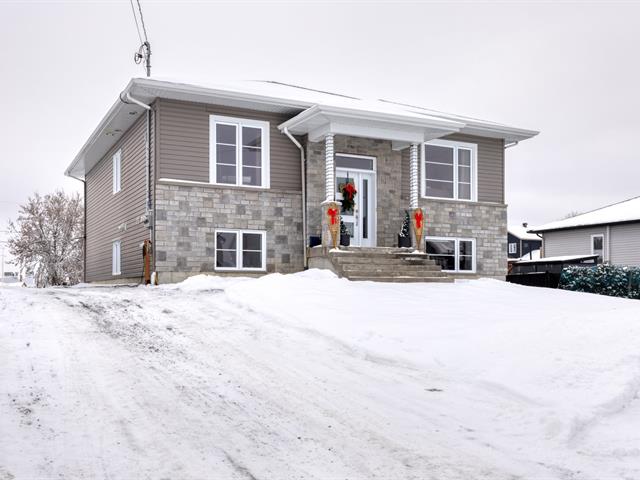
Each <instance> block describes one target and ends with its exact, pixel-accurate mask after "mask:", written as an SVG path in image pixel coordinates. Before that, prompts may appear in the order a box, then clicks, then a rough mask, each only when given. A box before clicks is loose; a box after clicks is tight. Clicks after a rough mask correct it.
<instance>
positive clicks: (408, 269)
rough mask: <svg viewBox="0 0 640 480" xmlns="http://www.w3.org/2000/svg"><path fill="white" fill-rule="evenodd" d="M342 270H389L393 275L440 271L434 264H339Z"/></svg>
mask: <svg viewBox="0 0 640 480" xmlns="http://www.w3.org/2000/svg"><path fill="white" fill-rule="evenodd" d="M340 268H341V270H342V271H343V272H389V273H393V274H394V275H402V274H405V275H412V274H414V273H440V272H441V269H440V267H438V266H435V265H429V266H422V265H420V266H415V265H363V264H356V265H349V264H347V265H340Z"/></svg>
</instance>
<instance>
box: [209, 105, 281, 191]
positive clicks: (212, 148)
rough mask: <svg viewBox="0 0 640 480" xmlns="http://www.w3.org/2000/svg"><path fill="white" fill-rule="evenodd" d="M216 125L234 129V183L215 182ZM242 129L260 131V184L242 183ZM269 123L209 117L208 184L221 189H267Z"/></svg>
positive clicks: (235, 118) (268, 184)
mask: <svg viewBox="0 0 640 480" xmlns="http://www.w3.org/2000/svg"><path fill="white" fill-rule="evenodd" d="M218 124H223V125H233V126H235V127H236V183H235V184H234V183H219V182H218V180H217V178H216V177H217V169H216V165H217V158H216V157H217V149H216V144H217V142H216V126H217V125H218ZM242 127H252V128H260V129H261V131H262V139H261V142H262V148H261V184H260V185H244V184H243V183H242ZM269 132H270V129H269V122H265V121H262V120H253V119H250V118H237V117H225V116H221V115H210V116H209V183H211V184H213V185H220V186H223V187H242V188H269V187H270V177H271V175H270V173H269V171H270V148H269V145H270V143H269Z"/></svg>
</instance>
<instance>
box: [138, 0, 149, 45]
mask: <svg viewBox="0 0 640 480" xmlns="http://www.w3.org/2000/svg"><path fill="white" fill-rule="evenodd" d="M136 2H137V3H138V11H139V12H140V23H142V31H143V32H144V41H145V42H147V43H149V38H148V37H147V27H146V26H145V24H144V17H143V16H142V7H141V6H140V0H136Z"/></svg>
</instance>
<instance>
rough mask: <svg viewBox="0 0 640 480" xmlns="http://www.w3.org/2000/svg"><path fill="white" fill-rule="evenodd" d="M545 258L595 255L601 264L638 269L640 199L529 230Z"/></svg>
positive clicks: (639, 255) (633, 199) (639, 256)
mask: <svg viewBox="0 0 640 480" xmlns="http://www.w3.org/2000/svg"><path fill="white" fill-rule="evenodd" d="M529 231H530V232H536V233H541V234H542V236H543V245H542V252H543V255H544V257H556V256H561V255H586V254H597V255H598V259H599V261H600V262H607V263H611V264H615V265H634V266H640V197H635V198H631V199H629V200H625V201H623V202H619V203H615V204H613V205H609V206H606V207H603V208H599V209H597V210H593V211H591V212H587V213H583V214H581V215H576V216H575V217H571V218H566V219H564V220H558V221H556V222H551V223H547V224H545V225H540V226H538V227H535V228H531V229H530V230H529Z"/></svg>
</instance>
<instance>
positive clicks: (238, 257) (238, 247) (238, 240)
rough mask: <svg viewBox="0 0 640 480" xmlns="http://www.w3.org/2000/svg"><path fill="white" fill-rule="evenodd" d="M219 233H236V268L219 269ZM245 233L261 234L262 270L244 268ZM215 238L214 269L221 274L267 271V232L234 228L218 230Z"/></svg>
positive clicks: (214, 235)
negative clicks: (243, 235) (243, 237)
mask: <svg viewBox="0 0 640 480" xmlns="http://www.w3.org/2000/svg"><path fill="white" fill-rule="evenodd" d="M218 233H235V234H236V266H235V267H218V266H217V263H218ZM243 233H253V234H259V235H260V236H261V240H262V242H261V249H262V252H261V253H262V255H261V256H260V257H261V261H262V262H261V263H262V266H261V267H260V268H244V267H242V250H243V245H242V234H243ZM213 238H214V242H215V244H214V258H213V264H214V268H215V270H217V271H220V272H225V271H231V272H233V271H238V270H241V271H244V272H264V271H266V269H267V232H266V231H265V230H236V229H232V228H217V229H215V231H214V234H213Z"/></svg>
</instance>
